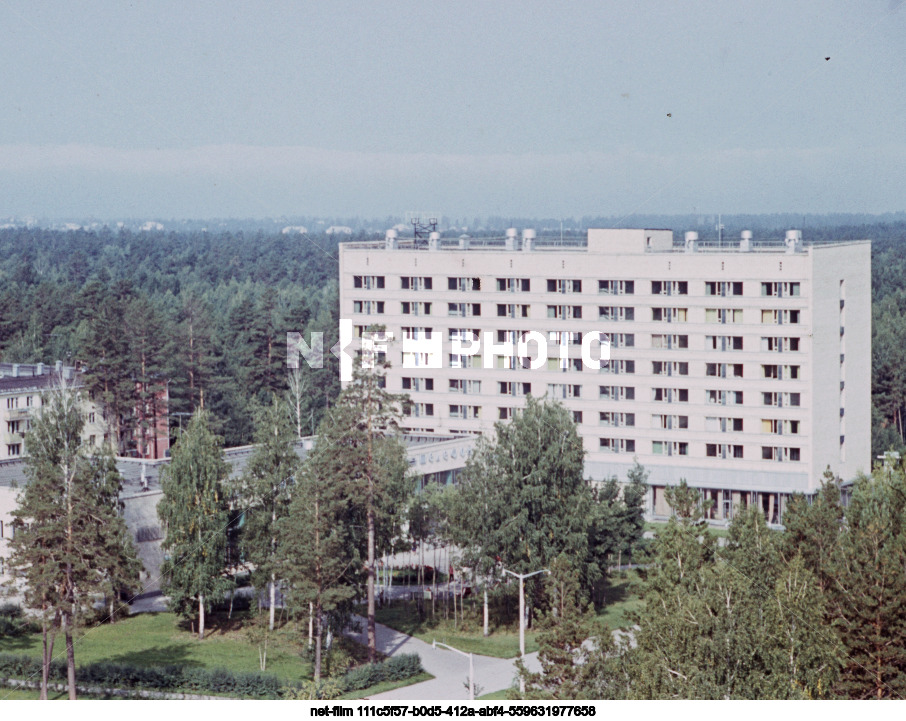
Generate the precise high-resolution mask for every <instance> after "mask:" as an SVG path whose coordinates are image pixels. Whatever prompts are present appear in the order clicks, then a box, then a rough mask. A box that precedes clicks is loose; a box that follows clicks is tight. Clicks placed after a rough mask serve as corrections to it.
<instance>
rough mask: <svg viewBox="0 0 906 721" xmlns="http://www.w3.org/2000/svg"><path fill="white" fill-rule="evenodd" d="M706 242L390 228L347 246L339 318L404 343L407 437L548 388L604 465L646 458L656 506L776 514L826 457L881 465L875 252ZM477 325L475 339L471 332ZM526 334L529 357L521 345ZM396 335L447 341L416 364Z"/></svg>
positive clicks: (601, 473)
mask: <svg viewBox="0 0 906 721" xmlns="http://www.w3.org/2000/svg"><path fill="white" fill-rule="evenodd" d="M694 236H695V234H692V233H690V234H687V239H686V242H685V244H684V245H683V246H680V247H676V246H675V245H674V240H673V232H672V231H670V230H640V229H628V230H605V229H592V230H589V231H588V238H587V242H585V243H574V244H572V245H561V244H559V243H553V242H548V243H545V242H541V241H539V240H538V239H537V238H536V237H535V233H534V232H533V231H531V230H526V231H524V232H523V235H522V239H521V242H520V239H519V237H518V235H517V233H516V231H515V230H510V231H507V237H506V238H505V239H497V240H481V241H478V240H473V239H469V238H466V237H463V238H461V239H459V240H442V239H440V237H439V235H437V234H432V237H431V239H430V240H429V241H428V243H427V244H426V245H425V246H422V247H416V246H415V244H414V242H413V241H411V240H410V241H400V240H399V239H398V238H397V236H396V232H395V231H389V232H388V234H387V238H386V240H385V241H381V242H370V243H363V242H350V243H343V244H341V245H340V315H341V317H342V318H349V319H352V322H353V324H354V328H355V331H356V334H361V332H362V331H363V330H364V329H366V328H367V327H368V326H369V325H371V324H381V325H383V326H385V327H386V329H387V330H388V331H390V332H392V333H393V337H394V339H397V340H396V342H394V343H393V344H391V346H390V348H389V355H388V359H389V360H390V362H391V364H392V368H391V369H390V371H389V374H388V380H387V384H388V389H389V390H391V391H394V392H406V393H408V394H409V395H410V397H411V399H412V405H411V408H410V410H409V415H408V416H407V417H406V418H405V427H406V428H408V429H410V430H416V431H424V432H437V433H452V434H469V433H486V432H489V431H492V429H493V425H494V423H495V422H497V421H498V420H506V419H509V418H511V417H512V416H513V414H514V413H518V409H519V408H520V407H521V406H522V405H524V402H525V401H524V397H525V395H527V394H528V393H531V394H532V395H534V396H544V395H545V394H547V395H548V396H553V397H556V398H558V399H559V400H561V401H562V402H563V403H564V404H565V405H566V406H567V408H569V409H570V410H572V412H573V415H574V417H575V419H576V422H577V423H578V429H579V433H580V435H581V436H582V438H583V441H584V443H585V448H586V450H587V457H586V472H587V474H588V475H589V476H590V477H591V478H593V479H595V480H601V479H604V478H607V477H609V476H611V475H614V474H616V475H617V476H619V477H621V478H622V477H624V475H625V471H626V470H627V469H628V468H629V467H630V466H631V464H632V462H633V459H634V458H638V460H639V461H640V462H641V463H642V464H643V465H644V466H645V467H646V468H647V469H648V470H649V471H650V472H651V475H650V478H649V483H650V485H651V487H652V493H651V494H650V499H649V501H650V505H649V511H650V512H651V513H652V514H653V515H666V514H667V513H668V512H669V509H668V507H667V506H666V504H665V502H664V498H663V488H664V486H665V485H671V484H676V483H678V482H679V481H680V479H683V478H684V479H686V480H687V482H688V483H689V484H690V485H691V486H694V487H698V488H701V489H702V490H703V492H704V493H705V495H706V496H707V497H708V498H710V499H712V500H713V501H714V508H713V511H712V514H713V517H714V518H715V519H725V518H728V517H730V516H731V515H732V509H733V508H734V507H739V506H740V505H748V504H758V505H760V506H761V507H762V508H763V509H764V511H765V514H766V516H767V518H768V520H769V521H771V522H781V519H782V509H783V505H784V503H785V500H786V498H787V497H788V495H789V494H790V493H792V492H796V491H798V492H804V493H810V492H814V490H815V489H816V488H817V486H818V484H819V482H820V478H821V475H822V473H823V471H824V470H825V468H826V467H827V466H830V467H831V468H832V469H833V470H834V471H835V472H836V473H838V474H839V475H841V476H842V477H843V478H844V479H849V478H852V477H853V476H854V475H855V474H856V473H857V472H858V471H859V470H866V471H867V470H869V468H870V455H871V451H870V426H871V418H870V382H871V276H870V251H871V246H870V243H869V242H868V241H858V242H840V243H822V244H805V245H804V244H803V243H802V239H801V234H800V233H798V231H790V232H788V233H787V237H786V239H785V240H784V241H781V240H779V239H777V240H774V241H771V242H764V241H759V242H754V241H753V240H752V238H751V233H743V238H742V239H741V240H737V241H732V242H725V243H724V244H723V246H722V247H714V246H713V245H708V244H702V243H699V242H698V240H697V238H696V237H694ZM532 331H534V332H538V333H541V334H543V337H544V339H545V340H546V341H547V347H546V348H544V351H546V353H547V355H548V358H547V360H546V361H539V360H538V359H539V357H540V352H539V348H538V344H537V343H536V342H534V340H531V339H532V338H535V339H537V338H538V336H527V335H526V334H527V333H529V332H532ZM593 331H600V332H603V333H605V334H606V336H607V338H608V339H609V340H610V343H611V359H610V361H608V362H604V363H603V365H602V367H601V368H600V369H596V368H593V367H589V366H588V364H585V363H583V361H582V347H581V342H582V338H583V336H584V334H586V333H589V332H593ZM472 333H474V334H476V335H479V336H481V345H480V347H479V346H472V345H471V343H470V342H466V343H462V342H460V340H459V339H461V338H468V339H469V340H470V339H471V334H472ZM520 338H521V339H526V338H529V342H528V343H527V344H526V346H525V347H524V348H523V349H522V351H523V353H524V355H525V356H527V357H522V358H520V357H512V358H511V357H507V356H506V353H507V351H506V349H505V344H506V343H508V342H510V343H512V342H514V341H518V340H519V339H520ZM400 339H429V340H430V341H433V344H431V348H432V351H433V350H434V349H437V351H438V352H437V353H434V354H433V355H432V356H431V357H429V354H426V353H423V352H411V353H407V354H406V357H405V359H404V353H403V343H402V342H400ZM491 344H493V345H496V346H498V347H497V348H492V347H491ZM561 344H562V345H561ZM426 347H427V346H426ZM473 347H474V348H476V349H478V350H477V352H475V353H473V354H471V355H470V354H469V353H468V351H469V350H471V349H472V348H473ZM596 347H597V344H592V346H591V348H590V350H591V355H592V357H593V358H598V357H599V354H598V351H597V350H596ZM464 349H465V352H464ZM587 350H589V349H587ZM438 355H439V356H440V361H441V363H440V365H441V367H440V368H437V367H429V364H430V365H431V366H436V365H437V360H438V358H437V356H438ZM561 356H564V357H561ZM533 359H534V361H535V364H536V365H540V366H541V367H539V368H537V369H530V368H529V367H528V366H529V364H530V363H531V362H532V361H533Z"/></svg>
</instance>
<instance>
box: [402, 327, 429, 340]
mask: <svg viewBox="0 0 906 721" xmlns="http://www.w3.org/2000/svg"><path fill="white" fill-rule="evenodd" d="M402 330H403V339H404V340H431V337H432V333H433V331H434V329H433V328H424V327H421V326H411V325H404V326H403V328H402Z"/></svg>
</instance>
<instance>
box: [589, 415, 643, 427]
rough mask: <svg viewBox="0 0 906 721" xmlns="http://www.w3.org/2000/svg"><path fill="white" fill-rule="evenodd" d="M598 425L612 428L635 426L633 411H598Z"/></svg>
mask: <svg viewBox="0 0 906 721" xmlns="http://www.w3.org/2000/svg"><path fill="white" fill-rule="evenodd" d="M598 425H600V426H610V427H613V428H622V427H625V428H632V427H634V426H635V413H618V412H616V411H600V412H599V413H598Z"/></svg>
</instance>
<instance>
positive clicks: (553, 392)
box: [547, 383, 582, 398]
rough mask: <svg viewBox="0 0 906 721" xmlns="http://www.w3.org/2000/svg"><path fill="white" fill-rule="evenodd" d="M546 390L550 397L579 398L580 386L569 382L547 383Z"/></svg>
mask: <svg viewBox="0 0 906 721" xmlns="http://www.w3.org/2000/svg"><path fill="white" fill-rule="evenodd" d="M547 392H548V395H550V397H551V398H581V397H582V386H580V385H575V384H571V383H548V384H547Z"/></svg>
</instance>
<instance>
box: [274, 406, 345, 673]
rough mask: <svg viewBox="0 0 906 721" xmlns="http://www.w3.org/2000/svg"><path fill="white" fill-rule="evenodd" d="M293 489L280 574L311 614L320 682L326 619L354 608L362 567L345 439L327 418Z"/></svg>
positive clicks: (283, 521)
mask: <svg viewBox="0 0 906 721" xmlns="http://www.w3.org/2000/svg"><path fill="white" fill-rule="evenodd" d="M321 429H322V432H321V433H320V434H319V435H318V438H317V440H316V441H315V446H314V448H313V449H312V451H311V453H310V454H309V455H308V457H307V458H306V459H305V462H304V464H303V465H302V469H301V471H300V473H299V477H298V482H297V483H296V484H295V486H294V487H293V495H292V502H291V504H290V508H289V513H288V514H287V515H285V516H284V517H282V518H280V519H278V521H277V528H278V543H277V551H278V555H279V558H280V562H281V565H280V569H281V570H280V575H281V576H282V577H283V578H285V579H286V581H287V583H288V588H287V594H286V595H287V597H288V599H289V601H290V602H291V603H292V604H293V606H294V607H295V608H296V609H297V610H303V609H304V611H305V612H309V609H310V612H311V616H310V618H311V622H312V625H313V627H314V628H313V635H314V680H315V682H319V681H320V680H321V666H322V663H321V656H322V649H323V639H324V634H325V630H326V629H325V615H327V614H330V613H332V612H334V611H336V610H337V609H343V608H345V609H347V610H351V609H350V608H349V602H350V601H351V600H352V599H353V598H354V597H356V596H357V594H358V588H359V585H360V583H361V580H362V579H361V569H362V566H363V562H362V557H361V554H360V552H359V548H358V547H357V545H356V534H355V532H354V530H353V527H352V526H353V523H354V522H355V520H356V519H355V514H354V512H353V510H352V504H351V502H350V500H351V499H350V498H349V496H348V490H349V489H348V487H347V486H346V485H345V483H344V482H343V481H344V474H345V472H346V470H347V466H346V462H345V461H346V459H341V458H340V453H341V452H342V448H341V447H339V443H340V442H341V439H342V436H341V435H340V434H339V433H338V431H339V426H338V425H335V424H334V423H333V422H332V418H331V416H330V415H328V417H327V418H325V420H324V421H323V422H322V425H321Z"/></svg>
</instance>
